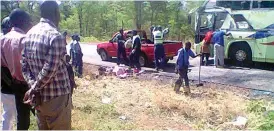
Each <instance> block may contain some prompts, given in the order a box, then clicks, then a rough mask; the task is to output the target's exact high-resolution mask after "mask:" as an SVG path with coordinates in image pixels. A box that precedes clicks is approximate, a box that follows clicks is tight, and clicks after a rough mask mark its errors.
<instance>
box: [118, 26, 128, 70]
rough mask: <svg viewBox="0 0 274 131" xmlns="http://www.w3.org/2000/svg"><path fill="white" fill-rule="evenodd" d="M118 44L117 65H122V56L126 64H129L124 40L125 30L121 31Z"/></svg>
mask: <svg viewBox="0 0 274 131" xmlns="http://www.w3.org/2000/svg"><path fill="white" fill-rule="evenodd" d="M116 40H117V43H118V48H117V59H118V62H117V65H120V64H121V55H122V56H123V59H124V61H125V62H126V64H128V63H129V60H128V58H127V54H126V48H125V44H124V43H125V39H124V31H123V29H120V30H119V34H118V35H117V37H116Z"/></svg>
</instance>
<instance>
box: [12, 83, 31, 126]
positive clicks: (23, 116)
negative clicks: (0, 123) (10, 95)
mask: <svg viewBox="0 0 274 131" xmlns="http://www.w3.org/2000/svg"><path fill="white" fill-rule="evenodd" d="M12 88H13V90H14V94H15V103H16V110H17V130H28V129H29V126H30V109H31V106H30V105H27V104H24V102H23V99H24V96H25V93H26V92H27V91H28V85H27V84H26V83H23V82H22V83H21V82H13V84H12Z"/></svg>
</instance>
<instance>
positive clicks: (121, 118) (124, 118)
mask: <svg viewBox="0 0 274 131" xmlns="http://www.w3.org/2000/svg"><path fill="white" fill-rule="evenodd" d="M119 119H120V120H126V119H127V117H126V116H119Z"/></svg>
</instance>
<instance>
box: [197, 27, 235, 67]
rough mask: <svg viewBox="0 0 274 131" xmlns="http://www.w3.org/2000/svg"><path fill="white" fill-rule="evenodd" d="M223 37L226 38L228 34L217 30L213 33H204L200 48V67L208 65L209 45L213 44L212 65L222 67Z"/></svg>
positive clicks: (223, 54)
mask: <svg viewBox="0 0 274 131" xmlns="http://www.w3.org/2000/svg"><path fill="white" fill-rule="evenodd" d="M224 35H226V36H228V35H230V33H225V32H224V31H221V30H217V31H215V32H213V31H208V32H207V33H206V35H205V38H204V39H203V43H202V46H201V54H202V61H201V64H202V65H206V66H207V65H208V64H209V63H208V61H209V56H210V45H211V44H214V65H215V66H216V67H224V56H225V50H224ZM205 58H206V60H205V61H204V59H205Z"/></svg>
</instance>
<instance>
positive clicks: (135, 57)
mask: <svg viewBox="0 0 274 131" xmlns="http://www.w3.org/2000/svg"><path fill="white" fill-rule="evenodd" d="M132 43H133V46H132V51H131V53H130V66H131V67H135V68H137V72H139V71H140V70H141V66H140V63H139V57H140V55H141V39H140V36H139V35H137V31H136V30H134V31H133V39H132Z"/></svg>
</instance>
